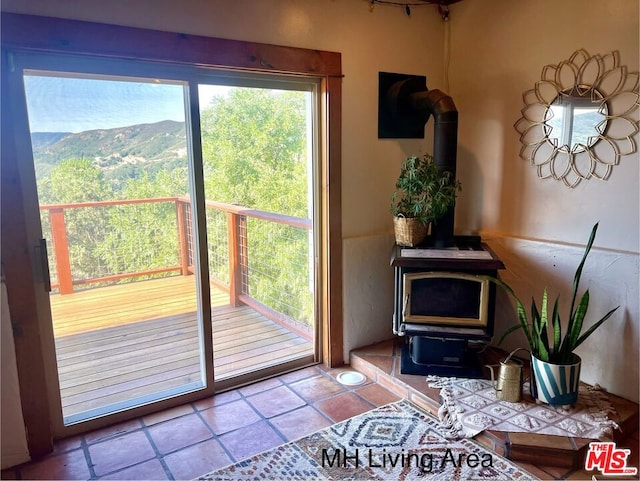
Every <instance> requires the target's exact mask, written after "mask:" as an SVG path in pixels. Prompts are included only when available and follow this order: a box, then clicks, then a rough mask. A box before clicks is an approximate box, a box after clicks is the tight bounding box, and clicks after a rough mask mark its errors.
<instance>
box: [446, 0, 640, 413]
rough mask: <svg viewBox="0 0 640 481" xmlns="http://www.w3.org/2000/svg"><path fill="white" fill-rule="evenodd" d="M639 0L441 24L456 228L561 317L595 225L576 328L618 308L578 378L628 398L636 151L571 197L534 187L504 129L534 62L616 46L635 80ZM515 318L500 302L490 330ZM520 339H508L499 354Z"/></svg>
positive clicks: (634, 321)
mask: <svg viewBox="0 0 640 481" xmlns="http://www.w3.org/2000/svg"><path fill="white" fill-rule="evenodd" d="M639 3H640V2H638V1H637V0H607V1H606V2H602V1H599V0H575V1H574V0H563V1H561V2H558V1H556V0H527V1H518V2H514V1H512V0H492V1H490V2H489V1H484V2H483V1H463V2H460V3H457V4H455V5H454V8H452V15H451V20H450V28H451V67H450V69H451V72H450V79H451V95H452V97H453V98H454V99H455V101H456V105H457V107H458V110H459V112H460V114H459V115H460V126H459V149H458V159H459V160H458V171H459V172H460V175H459V177H460V179H461V180H462V182H463V189H464V192H463V195H462V198H461V199H460V202H459V204H458V207H457V217H456V220H457V224H458V227H459V228H461V229H469V230H474V231H475V230H477V231H480V232H481V233H482V234H483V237H485V238H486V239H487V240H489V241H490V244H491V245H492V247H494V248H495V250H496V251H497V252H499V253H500V255H501V256H502V258H503V260H504V262H505V264H506V265H507V270H506V271H505V272H504V273H503V277H504V278H505V279H506V280H507V281H508V282H510V283H511V284H512V285H513V287H514V288H515V289H516V291H517V292H518V293H519V294H520V297H521V298H522V299H523V301H528V300H529V299H530V298H531V296H532V295H535V296H536V298H537V299H540V296H541V293H542V291H543V289H544V288H545V287H548V288H549V291H550V292H552V293H560V294H561V305H562V306H563V307H564V311H563V312H566V311H567V310H568V307H569V306H568V303H569V300H570V295H571V292H570V290H571V283H572V280H573V274H574V272H575V269H576V267H577V265H578V263H579V262H580V257H581V255H582V252H583V246H584V244H585V243H586V240H587V239H588V236H589V233H590V231H591V227H592V226H593V224H594V223H595V222H598V221H599V222H600V227H599V230H598V236H597V238H596V243H595V246H596V247H595V248H594V250H593V251H592V252H591V254H590V257H589V260H588V262H587V264H586V266H585V271H584V273H583V281H582V287H583V289H586V288H589V291H590V294H591V305H590V310H589V314H588V316H587V321H586V322H587V323H589V321H590V322H594V321H595V320H597V319H599V318H600V317H601V316H602V315H603V314H604V313H606V312H607V311H608V310H610V309H612V308H614V307H615V306H617V305H621V308H620V309H619V311H618V312H617V313H616V315H615V316H614V317H613V318H612V319H610V320H609V321H608V324H607V325H605V326H604V327H602V328H601V330H600V331H597V332H596V334H594V336H592V338H590V339H589V340H588V341H587V342H585V344H583V346H581V347H580V348H579V350H578V353H579V354H580V355H581V356H582V357H583V376H582V378H583V380H585V381H587V382H591V383H596V382H597V383H599V384H600V385H602V386H603V387H605V388H607V389H609V390H610V391H612V392H616V393H618V394H622V395H624V396H625V397H627V398H630V399H634V400H638V385H639V383H638V379H639V374H638V342H639V341H638V340H639V339H640V326H639V324H640V312H639V311H640V309H639V302H640V293H639V290H638V279H639V278H640V272H639V254H638V252H639V251H640V247H639V239H640V226H639V220H640V213H639V211H640V207H639V206H640V199H639V195H640V194H639V187H638V186H639V184H640V162H639V155H638V153H635V154H634V155H629V156H624V157H622V158H621V160H620V164H619V165H617V166H615V167H614V168H613V172H612V174H611V177H610V179H609V180H608V181H605V182H601V181H597V180H589V181H583V182H582V183H581V184H580V185H579V186H578V187H576V188H574V189H570V188H567V187H565V186H564V185H563V184H562V183H561V182H558V181H554V180H551V179H549V180H542V179H539V178H538V177H537V175H536V169H535V168H534V167H533V166H531V165H529V164H528V163H527V162H525V161H524V160H522V159H520V158H519V150H520V143H519V134H518V133H517V132H516V131H515V129H514V128H513V124H514V123H515V122H516V121H517V120H518V119H519V118H520V115H521V114H520V109H521V108H522V107H523V106H524V103H523V100H522V93H523V92H524V91H525V90H528V89H531V88H533V87H534V83H535V82H536V81H537V80H539V79H540V75H541V71H542V68H543V66H545V65H547V64H557V63H559V62H560V61H562V60H565V59H568V58H569V57H570V56H571V54H572V53H573V52H574V51H576V50H577V49H579V48H584V49H586V50H587V51H588V52H589V53H590V54H592V55H593V54H606V53H608V52H610V51H612V50H618V51H619V53H620V58H621V63H622V64H624V65H627V66H628V68H629V70H630V71H635V72H637V71H638V69H639V65H638V62H639V60H640V54H639V45H640V41H639V35H640V34H639V27H638V23H639ZM635 120H636V121H637V120H638V111H637V110H636V111H635ZM638 140H639V139H638V135H637V134H636V135H635V141H636V144H637V143H638ZM465 186H466V188H465ZM502 301H505V300H504V299H502ZM538 304H539V301H538ZM567 317H568V316H567V315H566V314H564V315H563V318H564V319H566V318H567ZM514 318H515V313H514V310H513V309H512V308H511V307H510V306H509V304H508V303H506V302H502V303H500V304H499V309H498V316H497V332H502V331H503V330H504V329H505V328H506V327H507V326H508V325H512V324H513V322H514ZM523 342H524V340H523V338H518V337H517V336H516V337H514V338H513V339H510V340H509V342H508V343H507V344H506V346H507V347H516V346H518V345H522V343H523Z"/></svg>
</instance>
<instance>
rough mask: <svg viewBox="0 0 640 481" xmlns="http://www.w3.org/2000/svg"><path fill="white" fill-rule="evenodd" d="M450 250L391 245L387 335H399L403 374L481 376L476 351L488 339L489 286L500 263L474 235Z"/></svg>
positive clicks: (492, 290)
mask: <svg viewBox="0 0 640 481" xmlns="http://www.w3.org/2000/svg"><path fill="white" fill-rule="evenodd" d="M453 239H454V246H453V247H449V248H447V249H437V248H431V247H428V246H425V247H422V248H407V247H401V246H398V245H395V246H394V248H393V251H392V254H391V266H393V268H394V278H395V280H394V311H393V332H394V334H396V335H398V336H403V337H404V338H405V342H404V343H403V346H402V357H401V368H400V371H401V373H403V374H420V375H426V374H437V375H441V376H457V377H482V375H483V373H482V365H481V363H480V362H479V361H478V359H477V351H478V350H479V349H480V348H481V347H483V346H484V345H486V344H487V343H488V342H489V341H490V340H491V337H492V336H493V323H494V312H495V284H493V283H491V282H489V280H488V279H487V278H486V277H487V276H496V275H497V271H498V270H499V269H504V264H503V263H502V261H501V260H500V259H499V258H498V257H497V256H496V255H495V254H494V253H493V252H492V251H491V249H490V248H489V247H488V246H487V245H486V244H484V243H483V242H481V240H480V237H477V236H454V238H453Z"/></svg>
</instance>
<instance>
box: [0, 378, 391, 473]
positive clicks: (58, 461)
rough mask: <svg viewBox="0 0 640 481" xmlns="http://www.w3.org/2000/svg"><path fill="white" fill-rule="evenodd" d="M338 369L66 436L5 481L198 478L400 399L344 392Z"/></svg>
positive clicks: (368, 390)
mask: <svg viewBox="0 0 640 481" xmlns="http://www.w3.org/2000/svg"><path fill="white" fill-rule="evenodd" d="M339 372H341V370H340V369H336V370H329V371H327V370H324V369H323V368H321V367H309V368H306V369H302V370H300V371H295V372H292V373H289V374H285V375H282V376H280V377H277V378H273V379H270V380H267V381H263V382H260V383H256V384H253V385H250V386H246V387H243V388H240V389H236V390H233V391H229V392H225V393H222V394H219V395H216V396H213V397H211V398H208V399H203V400H200V401H197V402H194V403H191V404H185V405H183V406H179V407H176V408H173V409H168V410H166V411H162V412H159V413H156V414H152V415H149V416H144V417H142V418H139V419H135V420H133V421H127V422H125V423H120V424H118V425H114V426H111V427H108V428H103V429H100V430H97V431H93V432H89V433H86V434H84V435H81V436H76V437H74V438H71V439H65V440H62V441H59V442H57V443H56V444H55V450H54V452H53V453H52V454H51V455H49V456H47V457H45V458H44V459H42V460H39V461H37V462H30V463H27V464H24V465H21V466H18V467H16V468H12V469H8V470H5V471H3V472H2V479H130V480H136V479H153V480H156V479H158V480H160V479H192V478H194V477H196V476H198V475H201V474H204V473H207V472H209V471H211V470H214V469H216V468H220V467H223V466H226V465H227V464H230V463H232V462H235V461H239V460H240V459H243V458H245V457H247V456H251V455H253V454H257V453H259V452H262V451H264V450H266V449H269V448H272V447H274V446H278V445H280V444H283V443H285V442H287V441H291V440H294V439H298V438H300V437H302V436H305V435H307V434H310V433H312V432H315V431H317V430H319V429H322V428H324V427H326V426H329V425H331V424H333V423H334V422H337V421H341V420H343V419H346V418H349V417H351V416H355V415H357V414H360V413H363V412H365V411H369V410H371V409H373V408H375V407H377V406H382V405H384V404H387V403H389V402H393V401H397V400H399V399H400V397H399V396H397V395H396V394H393V393H392V392H390V391H389V390H387V389H385V388H384V387H382V386H380V385H377V384H375V383H373V382H371V381H367V383H366V384H364V385H361V386H355V387H353V388H350V387H345V386H343V385H341V384H339V383H338V382H337V381H336V380H335V376H336V375H337V374H338V373H339Z"/></svg>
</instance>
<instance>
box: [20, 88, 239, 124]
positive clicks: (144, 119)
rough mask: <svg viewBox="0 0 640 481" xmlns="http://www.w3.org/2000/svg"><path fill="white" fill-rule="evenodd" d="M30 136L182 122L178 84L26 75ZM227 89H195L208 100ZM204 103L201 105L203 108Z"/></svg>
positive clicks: (181, 105)
mask: <svg viewBox="0 0 640 481" xmlns="http://www.w3.org/2000/svg"><path fill="white" fill-rule="evenodd" d="M24 82H25V89H26V94H27V109H28V112H29V125H30V129H31V132H82V131H85V130H94V129H111V128H116V127H124V126H127V125H135V124H143V123H153V122H159V121H161V120H175V121H179V122H184V119H185V114H184V100H183V95H184V94H183V86H182V85H180V84H167V83H154V82H146V81H145V82H141V81H136V82H129V81H119V80H103V79H88V78H70V77H53V76H44V75H26V76H25V78H24ZM226 90H228V87H215V86H214V87H208V88H205V89H200V92H201V95H202V94H203V92H206V93H208V95H207V96H206V97H205V98H201V99H200V100H201V104H202V103H204V102H206V103H208V100H209V97H210V96H212V95H213V94H215V93H222V92H224V91H226ZM206 103H205V105H206Z"/></svg>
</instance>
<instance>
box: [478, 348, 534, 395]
mask: <svg viewBox="0 0 640 481" xmlns="http://www.w3.org/2000/svg"><path fill="white" fill-rule="evenodd" d="M521 349H522V350H524V351H526V349H523V348H521V347H519V348H518V349H516V350H514V351H512V352H511V354H509V355H508V356H507V358H506V359H505V360H504V361H500V365H499V367H500V371H499V372H498V379H497V381H496V379H495V377H494V373H493V368H494V367H498V364H492V365H486V367H488V368H489V371H491V382H492V383H493V389H495V391H496V397H497V398H498V399H500V400H501V401H507V402H511V403H517V402H520V400H521V399H522V382H523V379H522V368H523V364H522V361H520V360H519V359H516V358H514V359H511V357H512V356H513V355H514V354H515V353H516V352H518V351H519V350H521Z"/></svg>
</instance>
